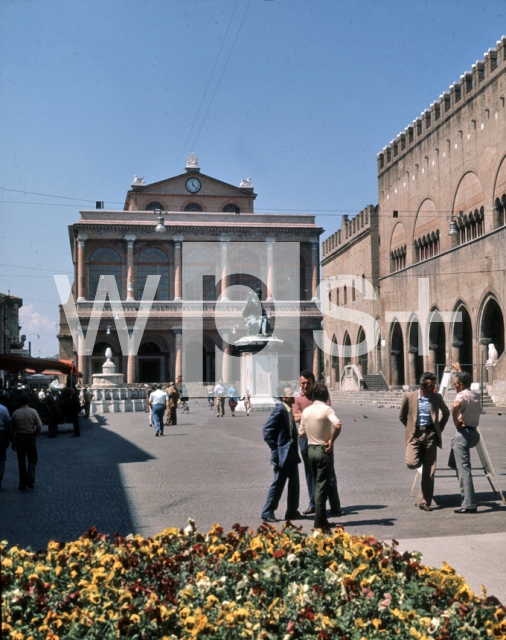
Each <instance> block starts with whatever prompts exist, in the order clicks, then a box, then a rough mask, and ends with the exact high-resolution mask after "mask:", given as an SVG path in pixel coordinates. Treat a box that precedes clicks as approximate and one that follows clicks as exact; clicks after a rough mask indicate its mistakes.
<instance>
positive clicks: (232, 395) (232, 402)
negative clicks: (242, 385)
mask: <svg viewBox="0 0 506 640" xmlns="http://www.w3.org/2000/svg"><path fill="white" fill-rule="evenodd" d="M227 395H228V406H229V407H230V412H231V413H232V418H235V408H236V407H237V396H238V391H237V389H236V388H235V383H234V382H231V383H230V387H229V388H228V391H227Z"/></svg>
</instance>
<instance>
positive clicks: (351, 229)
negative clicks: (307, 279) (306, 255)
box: [322, 204, 378, 258]
mask: <svg viewBox="0 0 506 640" xmlns="http://www.w3.org/2000/svg"><path fill="white" fill-rule="evenodd" d="M377 213H378V208H377V207H374V206H373V205H372V204H369V205H367V207H365V209H362V211H360V212H359V213H357V215H356V216H355V217H354V218H351V219H349V218H348V216H346V215H345V216H343V217H342V218H341V228H340V229H339V230H338V231H336V232H335V233H333V234H332V235H331V236H329V237H328V238H327V239H326V240H324V241H323V242H322V258H325V256H328V255H329V254H332V253H334V252H335V251H337V250H338V249H341V248H342V247H344V246H345V245H347V244H348V243H349V242H351V241H352V240H354V239H355V238H356V237H357V236H358V235H360V234H362V233H363V232H364V231H366V230H367V229H370V228H371V226H372V224H374V222H375V221H376V218H377Z"/></svg>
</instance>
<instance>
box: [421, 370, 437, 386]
mask: <svg viewBox="0 0 506 640" xmlns="http://www.w3.org/2000/svg"><path fill="white" fill-rule="evenodd" d="M427 380H433V381H434V382H435V381H436V380H437V377H436V375H435V374H434V373H432V371H424V372H423V373H422V375H421V376H420V386H421V387H423V385H424V384H425V383H426V382H427Z"/></svg>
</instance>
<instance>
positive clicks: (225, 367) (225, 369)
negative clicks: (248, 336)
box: [221, 333, 232, 385]
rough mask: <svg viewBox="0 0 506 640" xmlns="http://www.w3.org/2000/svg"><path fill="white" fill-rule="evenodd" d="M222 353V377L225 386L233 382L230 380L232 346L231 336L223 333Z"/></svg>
mask: <svg viewBox="0 0 506 640" xmlns="http://www.w3.org/2000/svg"><path fill="white" fill-rule="evenodd" d="M221 336H222V340H223V342H222V351H223V360H222V366H221V377H222V379H223V382H224V384H225V385H228V383H229V382H231V380H230V376H231V375H232V374H231V369H230V365H231V362H230V344H229V338H230V334H229V333H222V334H221Z"/></svg>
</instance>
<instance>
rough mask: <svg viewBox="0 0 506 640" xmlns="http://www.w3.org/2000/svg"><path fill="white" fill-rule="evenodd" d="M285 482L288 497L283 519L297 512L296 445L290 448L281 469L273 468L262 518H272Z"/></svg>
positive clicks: (297, 466) (298, 493) (297, 468)
mask: <svg viewBox="0 0 506 640" xmlns="http://www.w3.org/2000/svg"><path fill="white" fill-rule="evenodd" d="M287 480H288V496H287V505H286V513H285V519H289V518H292V517H294V516H295V514H296V513H297V511H298V510H299V495H300V484H299V465H298V461H297V445H296V444H292V445H291V446H290V450H289V451H288V456H287V457H286V460H285V464H284V465H283V466H282V467H279V466H278V465H275V466H274V480H273V481H272V484H271V486H270V487H269V491H268V493H267V500H266V501H265V504H264V508H263V509H262V518H274V512H275V511H276V509H277V508H278V506H279V501H280V500H281V496H282V494H283V490H284V488H285V484H286V481H287Z"/></svg>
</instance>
